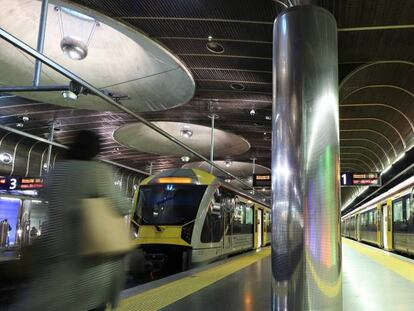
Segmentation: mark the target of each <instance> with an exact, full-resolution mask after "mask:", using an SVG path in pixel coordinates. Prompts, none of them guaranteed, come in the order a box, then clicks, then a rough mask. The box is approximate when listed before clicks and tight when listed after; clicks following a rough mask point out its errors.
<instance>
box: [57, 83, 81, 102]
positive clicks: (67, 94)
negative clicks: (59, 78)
mask: <svg viewBox="0 0 414 311" xmlns="http://www.w3.org/2000/svg"><path fill="white" fill-rule="evenodd" d="M81 93H83V94H87V93H86V90H85V89H84V88H83V86H82V85H80V84H79V83H76V82H74V81H70V83H69V89H68V90H65V91H62V93H61V94H62V96H63V98H64V99H65V100H68V101H73V100H77V99H78V95H79V94H81Z"/></svg>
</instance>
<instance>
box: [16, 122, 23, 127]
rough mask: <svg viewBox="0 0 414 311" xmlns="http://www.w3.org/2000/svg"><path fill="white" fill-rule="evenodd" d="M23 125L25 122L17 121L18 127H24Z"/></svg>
mask: <svg viewBox="0 0 414 311" xmlns="http://www.w3.org/2000/svg"><path fill="white" fill-rule="evenodd" d="M23 126H24V124H23V123H21V122H18V123H16V127H23Z"/></svg>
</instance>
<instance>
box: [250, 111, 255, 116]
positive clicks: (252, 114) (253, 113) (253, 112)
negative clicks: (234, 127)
mask: <svg viewBox="0 0 414 311" xmlns="http://www.w3.org/2000/svg"><path fill="white" fill-rule="evenodd" d="M255 114H256V110H254V109H252V110H250V115H251V116H252V117H253V116H254V115H255Z"/></svg>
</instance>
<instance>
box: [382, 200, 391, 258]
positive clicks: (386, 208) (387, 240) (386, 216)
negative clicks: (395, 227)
mask: <svg viewBox="0 0 414 311" xmlns="http://www.w3.org/2000/svg"><path fill="white" fill-rule="evenodd" d="M382 215H383V225H382V226H383V229H384V230H383V237H382V238H383V242H384V249H385V250H392V239H393V236H392V200H387V202H386V203H385V204H383V205H382Z"/></svg>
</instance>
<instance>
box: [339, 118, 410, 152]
mask: <svg viewBox="0 0 414 311" xmlns="http://www.w3.org/2000/svg"><path fill="white" fill-rule="evenodd" d="M339 121H374V122H380V123H383V124H386V125H388V126H389V127H391V128H392V129H393V130H394V131H395V132H396V133H397V135H398V137H399V138H400V140H401V143H402V145H403V147H404V149H405V148H407V143H406V141H405V139H404V138H403V136H402V134H401V133H400V131H399V130H398V129H397V128H396V127H395V126H394V125H392V124H391V123H390V122H388V121H386V120H383V119H379V118H339Z"/></svg>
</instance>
